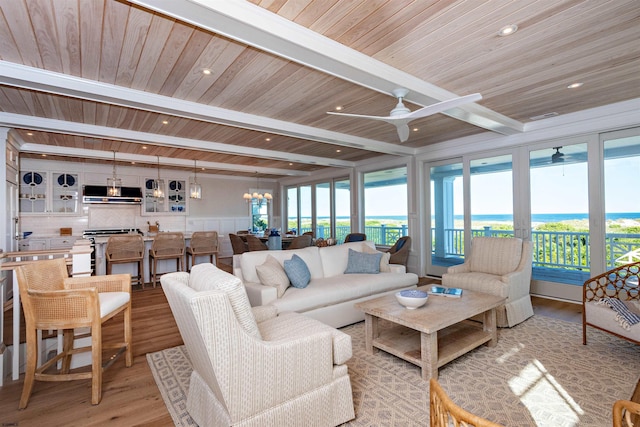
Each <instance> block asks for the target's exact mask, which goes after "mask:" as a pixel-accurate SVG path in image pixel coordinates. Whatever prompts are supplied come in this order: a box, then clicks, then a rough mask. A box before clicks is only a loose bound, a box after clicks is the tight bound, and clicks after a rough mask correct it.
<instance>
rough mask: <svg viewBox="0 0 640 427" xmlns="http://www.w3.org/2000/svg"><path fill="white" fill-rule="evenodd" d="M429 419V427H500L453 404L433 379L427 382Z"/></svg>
mask: <svg viewBox="0 0 640 427" xmlns="http://www.w3.org/2000/svg"><path fill="white" fill-rule="evenodd" d="M429 418H430V420H431V423H430V425H431V427H449V426H452V425H453V426H463V427H471V426H474V427H502V426H501V425H500V424H496V423H494V422H492V421H489V420H487V419H484V418H482V417H479V416H477V415H474V414H472V413H471V412H468V411H466V410H464V409H462V408H461V407H459V406H458V405H456V404H455V403H453V401H452V400H451V399H450V398H449V396H447V394H446V393H445V392H444V390H443V389H442V387H440V384H438V381H437V380H435V379H433V378H432V379H431V380H430V381H429Z"/></svg>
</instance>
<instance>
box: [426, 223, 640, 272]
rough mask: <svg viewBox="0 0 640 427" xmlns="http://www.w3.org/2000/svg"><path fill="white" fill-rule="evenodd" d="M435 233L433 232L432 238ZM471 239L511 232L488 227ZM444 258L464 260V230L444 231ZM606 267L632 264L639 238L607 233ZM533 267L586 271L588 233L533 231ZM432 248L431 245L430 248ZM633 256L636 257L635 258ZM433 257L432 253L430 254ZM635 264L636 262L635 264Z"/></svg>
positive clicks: (504, 234) (631, 235) (587, 264)
mask: <svg viewBox="0 0 640 427" xmlns="http://www.w3.org/2000/svg"><path fill="white" fill-rule="evenodd" d="M434 233H435V229H432V235H434ZM471 235H472V236H474V237H475V236H496V237H509V236H513V230H494V229H492V228H491V227H484V228H483V229H476V230H471ZM444 236H445V237H444V239H445V242H446V244H445V245H444V248H446V249H445V253H444V254H440V256H442V255H444V256H445V257H458V258H464V230H462V229H445V230H444ZM605 238H606V248H607V259H606V261H607V266H608V267H609V268H613V267H615V266H616V265H619V264H622V263H625V262H633V260H634V256H636V257H637V256H640V253H637V254H636V252H638V249H640V234H631V233H607V234H606V235H605ZM531 241H532V242H533V267H534V268H535V267H546V268H568V269H574V270H582V271H588V270H589V265H590V262H589V261H590V258H591V250H590V248H591V245H590V238H589V233H588V232H584V231H583V232H578V231H535V230H534V231H532V232H531ZM432 247H433V248H435V242H434V245H432ZM634 254H635V255H634ZM432 255H435V249H434V250H432ZM635 261H637V260H635Z"/></svg>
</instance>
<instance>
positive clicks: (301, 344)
mask: <svg viewBox="0 0 640 427" xmlns="http://www.w3.org/2000/svg"><path fill="white" fill-rule="evenodd" d="M161 283H162V288H163V290H164V292H165V293H166V295H167V300H168V301H169V305H170V307H171V310H172V312H173V315H174V317H175V319H176V323H177V324H178V329H179V330H180V334H181V335H182V338H183V340H184V343H185V346H186V348H187V351H188V353H189V357H190V359H191V362H192V365H193V373H192V375H191V380H190V384H189V392H188V396H187V411H188V412H189V414H190V415H191V417H192V418H193V420H194V421H195V422H196V423H197V424H198V425H200V426H201V427H203V426H221V425H225V426H263V425H264V426H267V425H268V426H293V425H295V426H298V425H314V426H336V425H339V424H342V423H344V422H346V421H348V420H350V419H353V418H354V416H355V415H354V408H353V398H352V392H351V382H350V379H349V375H348V372H347V365H346V364H345V362H346V361H347V360H349V359H350V358H351V354H352V353H351V352H352V348H351V337H350V336H349V335H347V334H344V333H343V332H340V331H338V330H337V329H334V328H331V327H329V326H327V325H325V324H323V323H321V322H318V321H316V320H314V319H311V318H308V317H306V316H304V315H301V314H298V313H293V312H290V313H286V314H281V315H279V316H276V310H275V307H272V306H262V307H254V308H253V309H252V308H251V306H250V305H249V300H248V298H247V294H246V291H245V289H244V286H243V284H242V282H241V281H240V279H239V278H237V277H235V276H233V275H231V274H228V273H226V272H224V271H222V270H219V269H218V268H216V267H215V266H213V265H212V264H198V265H196V266H194V267H193V268H192V269H191V274H189V273H183V272H178V273H170V274H167V275H164V276H162V278H161Z"/></svg>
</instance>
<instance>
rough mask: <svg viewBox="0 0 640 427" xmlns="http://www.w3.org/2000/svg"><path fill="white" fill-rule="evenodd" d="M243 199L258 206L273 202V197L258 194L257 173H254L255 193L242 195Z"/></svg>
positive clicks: (268, 194)
mask: <svg viewBox="0 0 640 427" xmlns="http://www.w3.org/2000/svg"><path fill="white" fill-rule="evenodd" d="M242 198H243V199H245V200H246V201H247V203H254V204H256V205H258V206H262V203H263V202H264V201H265V200H266V202H267V204H268V203H270V202H271V200H273V196H272V195H271V193H264V194H262V193H260V177H259V176H258V172H256V191H254V192H253V194H252V193H244V195H243V196H242Z"/></svg>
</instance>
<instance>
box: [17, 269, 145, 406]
mask: <svg viewBox="0 0 640 427" xmlns="http://www.w3.org/2000/svg"><path fill="white" fill-rule="evenodd" d="M16 277H17V279H18V286H19V288H20V298H21V299H22V306H23V308H24V316H25V321H26V338H27V364H26V368H25V379H24V386H23V389H22V396H21V398H20V406H19V407H20V409H24V408H26V407H27V404H28V403H29V397H30V396H31V391H32V390H33V385H34V381H35V380H39V381H70V380H79V379H91V403H92V404H94V405H97V404H98V403H100V400H101V398H102V373H103V371H104V369H106V368H107V367H109V366H111V365H112V364H113V362H114V361H115V359H116V357H117V356H119V355H120V354H122V352H124V353H125V365H126V366H127V367H129V366H131V365H132V364H133V353H132V348H131V346H132V336H131V276H130V275H129V274H114V275H110V276H91V277H73V278H69V277H68V275H67V265H66V262H65V260H64V259H62V258H59V259H53V260H44V261H34V262H31V263H28V264H24V265H22V266H20V267H18V268H17V269H16ZM119 313H124V341H123V342H120V343H117V344H111V345H108V346H103V345H102V329H101V327H102V324H103V323H104V322H106V321H107V320H109V319H111V318H113V317H114V316H116V315H117V314H119ZM75 328H91V346H90V347H82V348H74V347H73V344H74V339H75V338H78V336H75V335H74V329H75ZM38 330H62V337H63V339H62V341H63V348H62V352H61V353H60V354H58V355H57V356H55V357H54V358H52V359H51V360H48V361H47V362H46V363H44V364H43V365H42V366H40V367H38V366H37V355H38V352H39V351H40V349H38V339H37V337H36V335H37V331H38ZM104 349H114V350H116V349H117V352H116V353H115V355H114V356H113V357H111V358H108V359H106V363H105V365H104V366H103V364H102V361H103V359H102V351H103V350H104ZM87 351H91V371H90V372H86V371H85V370H83V371H82V372H73V373H72V372H70V368H71V356H72V355H74V354H78V353H82V352H87ZM58 361H62V364H61V368H60V370H59V372H58V373H52V372H51V368H53V367H55V366H56V364H57V363H58ZM45 372H46V373H45Z"/></svg>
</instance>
